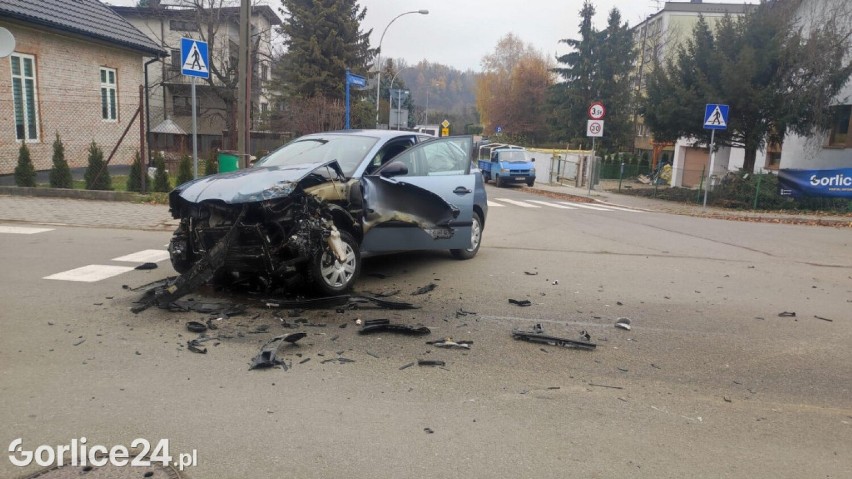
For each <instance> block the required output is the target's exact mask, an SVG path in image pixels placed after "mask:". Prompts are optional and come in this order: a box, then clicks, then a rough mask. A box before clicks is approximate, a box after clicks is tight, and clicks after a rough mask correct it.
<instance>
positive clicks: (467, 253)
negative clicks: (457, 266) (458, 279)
mask: <svg viewBox="0 0 852 479" xmlns="http://www.w3.org/2000/svg"><path fill="white" fill-rule="evenodd" d="M480 244H482V218H480V217H479V213H477V212H475V211H474V212H473V220H472V222H471V225H470V248H468V249H451V250H450V254H452V255H453V256H455V257H456V258H458V259H471V258H473V257H474V256H476V253H477V252H479V245H480Z"/></svg>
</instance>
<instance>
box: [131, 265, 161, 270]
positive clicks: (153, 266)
mask: <svg viewBox="0 0 852 479" xmlns="http://www.w3.org/2000/svg"><path fill="white" fill-rule="evenodd" d="M133 269H138V270H140V271H141V270H146V269H157V263H142V264H140V265H139V266H137V267H135V268H133Z"/></svg>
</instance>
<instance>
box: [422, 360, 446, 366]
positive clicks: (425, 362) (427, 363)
mask: <svg viewBox="0 0 852 479" xmlns="http://www.w3.org/2000/svg"><path fill="white" fill-rule="evenodd" d="M417 365H418V366H446V365H447V363H445V362H444V361H441V360H440V359H418V360H417Z"/></svg>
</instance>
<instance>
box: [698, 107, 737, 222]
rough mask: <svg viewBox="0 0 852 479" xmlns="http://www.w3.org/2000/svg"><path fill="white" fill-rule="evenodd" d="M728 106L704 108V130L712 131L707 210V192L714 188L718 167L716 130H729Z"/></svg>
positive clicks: (705, 188) (705, 189)
mask: <svg viewBox="0 0 852 479" xmlns="http://www.w3.org/2000/svg"><path fill="white" fill-rule="evenodd" d="M729 112H730V107H729V106H728V105H719V104H716V103H709V104H707V105H706V106H705V107H704V129H705V130H710V170H709V171H708V172H707V186H705V187H704V206H703V208H705V209H706V208H707V190H708V189H710V188H712V187H713V182H712V180H713V178H714V177H715V176H716V175H714V174H713V171H714V168H715V166H716V130H727V129H728V113H729Z"/></svg>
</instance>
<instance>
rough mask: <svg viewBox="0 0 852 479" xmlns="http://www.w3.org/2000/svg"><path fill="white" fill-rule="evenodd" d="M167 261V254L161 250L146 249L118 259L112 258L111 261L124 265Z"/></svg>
mask: <svg viewBox="0 0 852 479" xmlns="http://www.w3.org/2000/svg"><path fill="white" fill-rule="evenodd" d="M167 259H169V252H168V251H164V250H161V249H146V250H143V251H139V252H137V253H132V254H128V255H124V256H120V257H118V258H113V259H112V261H123V262H126V263H159V262H160V261H165V260H167Z"/></svg>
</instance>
